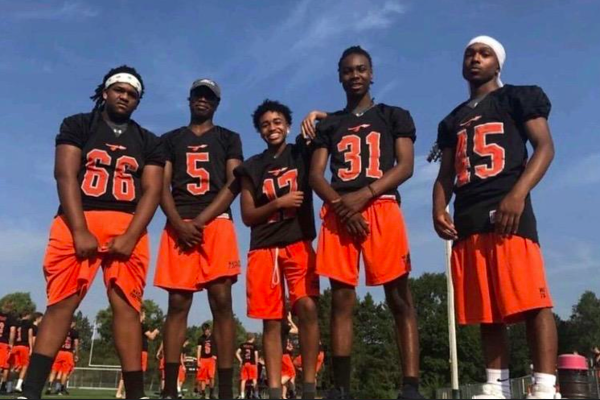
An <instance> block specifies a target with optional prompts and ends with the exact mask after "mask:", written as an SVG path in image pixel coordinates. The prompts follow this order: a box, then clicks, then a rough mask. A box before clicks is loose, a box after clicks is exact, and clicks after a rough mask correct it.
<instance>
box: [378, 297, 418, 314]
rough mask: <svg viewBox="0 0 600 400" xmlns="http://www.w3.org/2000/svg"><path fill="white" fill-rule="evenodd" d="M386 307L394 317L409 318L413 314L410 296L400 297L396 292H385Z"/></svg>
mask: <svg viewBox="0 0 600 400" xmlns="http://www.w3.org/2000/svg"><path fill="white" fill-rule="evenodd" d="M385 298H386V302H387V305H388V307H389V309H390V311H391V312H392V314H393V315H394V316H401V317H405V316H410V315H412V314H414V312H415V310H414V306H413V304H412V301H411V299H410V296H401V295H400V294H399V293H398V292H386V296H385Z"/></svg>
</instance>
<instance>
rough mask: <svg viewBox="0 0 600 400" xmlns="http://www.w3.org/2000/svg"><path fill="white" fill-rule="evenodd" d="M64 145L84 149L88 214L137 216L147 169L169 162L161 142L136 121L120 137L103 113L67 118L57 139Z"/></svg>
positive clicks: (82, 180) (83, 198)
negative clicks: (108, 213)
mask: <svg viewBox="0 0 600 400" xmlns="http://www.w3.org/2000/svg"><path fill="white" fill-rule="evenodd" d="M63 144H67V145H71V146H75V147H78V148H80V149H81V167H80V170H79V174H78V178H79V184H80V187H81V201H82V205H83V209H84V210H86V211H87V210H114V211H123V212H127V213H133V212H134V211H135V208H136V206H137V203H138V202H139V200H140V198H141V197H142V173H143V170H144V167H145V166H146V165H158V166H163V165H164V163H165V160H164V158H165V157H164V151H163V148H162V144H161V140H160V139H159V138H157V137H156V136H155V135H154V134H153V133H151V132H150V131H147V130H146V129H144V128H142V127H141V126H139V125H138V124H137V123H135V122H134V121H133V120H132V121H130V123H129V125H128V128H127V130H126V131H125V132H123V133H122V134H120V135H118V136H117V135H116V134H115V133H114V131H113V129H112V128H111V127H110V126H109V125H108V124H107V123H106V122H105V121H104V119H103V118H102V116H101V115H100V113H88V114H77V115H73V116H71V117H68V118H65V119H64V121H63V123H62V125H61V127H60V133H59V134H58V135H57V136H56V145H57V146H58V145H63ZM58 213H59V214H62V208H60V209H59V211H58Z"/></svg>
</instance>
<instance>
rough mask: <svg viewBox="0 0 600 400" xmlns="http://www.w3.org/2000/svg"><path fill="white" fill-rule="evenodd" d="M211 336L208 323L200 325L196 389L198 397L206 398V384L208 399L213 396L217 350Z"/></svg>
mask: <svg viewBox="0 0 600 400" xmlns="http://www.w3.org/2000/svg"><path fill="white" fill-rule="evenodd" d="M216 350H217V349H216V347H215V344H214V341H213V338H212V331H211V329H210V325H209V324H207V323H205V324H203V325H202V335H201V336H200V337H199V338H198V347H197V350H196V358H197V360H198V372H197V374H196V390H197V392H198V393H199V394H200V398H201V399H204V398H206V385H207V384H208V387H209V395H208V398H209V399H214V398H216V397H215V393H214V391H215V371H216V368H217V352H216Z"/></svg>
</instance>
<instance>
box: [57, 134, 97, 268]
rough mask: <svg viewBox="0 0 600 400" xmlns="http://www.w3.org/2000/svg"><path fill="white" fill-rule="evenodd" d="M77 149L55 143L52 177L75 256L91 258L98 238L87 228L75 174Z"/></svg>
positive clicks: (79, 161)
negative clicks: (69, 232) (71, 237)
mask: <svg viewBox="0 0 600 400" xmlns="http://www.w3.org/2000/svg"><path fill="white" fill-rule="evenodd" d="M81 156H82V154H81V149H80V148H79V147H77V146H75V145H72V144H59V145H57V146H56V150H55V157H54V179H55V180H56V184H57V187H58V197H59V200H60V205H61V207H62V209H63V212H64V214H65V218H66V221H67V225H68V226H69V230H70V231H71V234H72V235H73V242H74V244H75V253H76V255H77V257H79V258H82V259H85V258H90V257H93V256H94V255H95V254H96V252H97V251H98V240H97V239H96V237H95V236H94V235H92V234H91V233H90V231H89V230H88V227H87V223H86V220H85V216H84V214H83V206H82V203H81V187H80V185H79V180H78V177H77V175H78V174H79V170H80V168H81Z"/></svg>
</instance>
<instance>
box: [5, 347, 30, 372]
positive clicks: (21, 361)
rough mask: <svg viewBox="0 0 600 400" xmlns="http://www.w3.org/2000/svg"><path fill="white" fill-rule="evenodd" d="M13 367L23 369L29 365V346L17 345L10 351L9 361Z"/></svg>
mask: <svg viewBox="0 0 600 400" xmlns="http://www.w3.org/2000/svg"><path fill="white" fill-rule="evenodd" d="M8 363H9V364H10V367H11V368H14V369H18V370H21V369H23V368H26V367H28V366H29V347H27V346H15V347H13V349H12V352H11V353H10V360H9V361H8Z"/></svg>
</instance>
